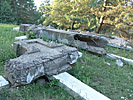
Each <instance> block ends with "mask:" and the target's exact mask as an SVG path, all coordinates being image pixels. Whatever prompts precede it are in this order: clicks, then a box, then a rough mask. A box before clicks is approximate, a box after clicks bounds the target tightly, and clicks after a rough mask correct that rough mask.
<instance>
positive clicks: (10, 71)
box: [5, 39, 80, 86]
mask: <svg viewBox="0 0 133 100" xmlns="http://www.w3.org/2000/svg"><path fill="white" fill-rule="evenodd" d="M14 48H15V51H16V55H18V56H19V57H17V58H14V59H10V60H8V61H7V62H6V65H5V76H6V78H7V79H8V80H9V81H10V83H11V84H12V85H14V86H16V85H25V84H29V83H31V82H32V81H33V80H35V79H37V78H38V77H40V76H44V75H46V76H51V75H54V74H58V73H61V72H64V71H67V70H70V69H71V68H72V67H71V66H70V64H73V63H75V62H76V61H77V59H78V58H79V56H80V55H79V53H78V50H77V49H76V48H72V47H68V46H66V45H63V44H57V43H52V42H50V43H48V42H45V41H43V40H41V39H32V40H24V41H19V42H15V43H14Z"/></svg>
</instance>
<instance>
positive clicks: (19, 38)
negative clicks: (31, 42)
mask: <svg viewBox="0 0 133 100" xmlns="http://www.w3.org/2000/svg"><path fill="white" fill-rule="evenodd" d="M27 39H28V37H27V36H26V35H24V36H18V37H15V40H27Z"/></svg>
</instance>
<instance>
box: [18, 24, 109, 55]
mask: <svg viewBox="0 0 133 100" xmlns="http://www.w3.org/2000/svg"><path fill="white" fill-rule="evenodd" d="M22 27H23V28H22ZM25 27H27V28H26V30H24V31H27V32H26V33H27V34H30V32H31V31H32V32H33V33H34V36H36V37H40V38H47V39H49V40H57V41H58V42H62V43H65V44H68V45H71V46H75V47H79V48H81V49H84V50H87V51H89V52H93V53H96V54H100V55H104V54H106V51H105V50H104V47H106V45H107V40H106V39H104V38H101V36H100V35H96V34H90V33H78V32H68V31H64V30H58V29H51V28H49V27H46V26H41V25H40V26H37V25H29V26H27V24H26V25H25V24H22V25H20V31H23V29H24V28H25ZM21 29H22V30H21ZM28 30H30V31H28Z"/></svg>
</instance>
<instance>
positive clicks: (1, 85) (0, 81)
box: [0, 76, 9, 90]
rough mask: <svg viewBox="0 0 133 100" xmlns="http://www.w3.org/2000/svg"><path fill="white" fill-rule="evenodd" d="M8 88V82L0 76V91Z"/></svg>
mask: <svg viewBox="0 0 133 100" xmlns="http://www.w3.org/2000/svg"><path fill="white" fill-rule="evenodd" d="M8 87H9V82H8V81H7V80H6V79H5V78H4V77H3V76H0V90H1V89H3V88H8Z"/></svg>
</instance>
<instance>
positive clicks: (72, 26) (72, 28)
mask: <svg viewBox="0 0 133 100" xmlns="http://www.w3.org/2000/svg"><path fill="white" fill-rule="evenodd" d="M74 24H75V21H73V22H72V24H71V30H74Z"/></svg>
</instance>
